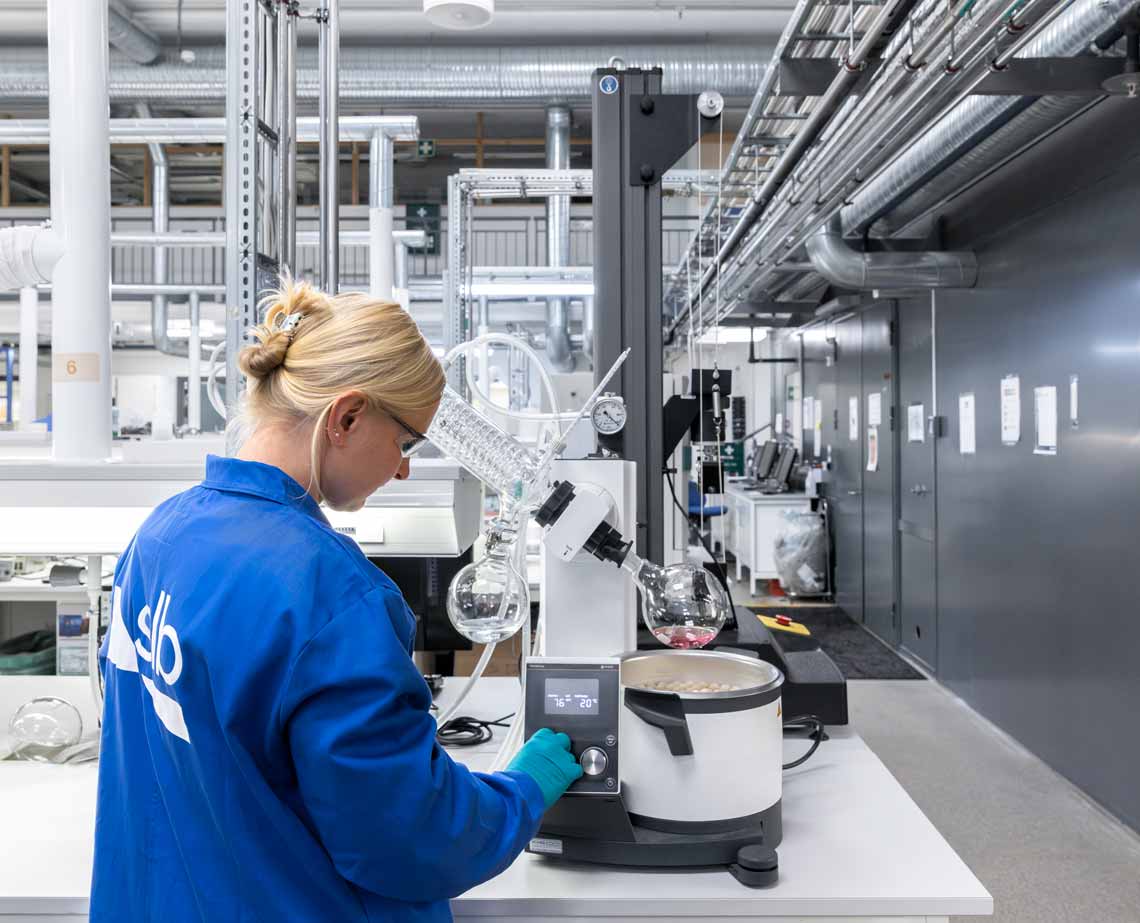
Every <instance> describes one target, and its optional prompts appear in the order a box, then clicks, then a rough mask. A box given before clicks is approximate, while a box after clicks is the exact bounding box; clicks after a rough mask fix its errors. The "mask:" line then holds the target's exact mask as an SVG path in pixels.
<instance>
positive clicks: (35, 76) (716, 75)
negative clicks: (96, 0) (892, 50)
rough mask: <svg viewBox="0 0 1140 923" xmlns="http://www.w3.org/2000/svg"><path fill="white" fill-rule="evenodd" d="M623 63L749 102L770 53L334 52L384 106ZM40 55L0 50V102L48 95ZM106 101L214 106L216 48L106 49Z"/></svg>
mask: <svg viewBox="0 0 1140 923" xmlns="http://www.w3.org/2000/svg"><path fill="white" fill-rule="evenodd" d="M615 56H616V57H619V58H621V59H622V60H623V61H624V62H625V63H626V66H627V67H658V66H659V67H662V68H664V71H665V75H664V89H663V92H665V93H701V92H703V91H705V90H718V91H719V92H720V93H721V94H722V95H724V96H727V97H735V98H738V99H740V98H745V99H751V98H752V95H753V93H754V92H755V90H756V87H757V86H758V85H759V83H760V81H761V79H762V78H763V76H764V72H765V70H766V69H767V66H768V62H769V60H770V59H771V56H772V49H771V47H770V46H751V47H750V46H739V45H718V44H713V43H705V44H699V45H632V46H622V45H601V46H599V45H592V46H582V47H575V46H569V45H568V46H539V47H506V48H498V47H470V46H443V47H440V46H423V47H410V48H409V47H369V48H362V47H347V48H342V49H341V55H340V68H339V73H340V98H341V99H342V100H344V101H346V102H364V101H383V103H384V105H385V107H388V108H390V107H393V106H399V105H408V104H416V105H417V106H419V107H420V108H424V107H431V106H436V107H445V106H454V105H455V104H456V103H463V104H464V105H473V104H476V103H480V102H486V103H489V104H493V103H500V104H501V103H517V104H522V103H530V104H541V105H547V104H548V103H550V102H551V101H552V100H558V101H560V102H573V103H580V104H584V103H587V102H588V101H589V99H590V93H591V77H592V74H593V72H594V70H595V68H598V67H605V66H606V64H607V63H608V62H609V60H610V59H611V58H612V57H615ZM297 58H298V60H297V97H298V99H301V100H307V101H309V102H311V103H315V102H316V100H317V97H318V89H319V79H318V73H317V54H316V50H315V49H312V48H300V49H298V54H297ZM47 88H48V75H47V56H46V55H45V54H44V53H43V52H42V50H40V49H34V48H6V49H4V54H3V56H2V57H0V99H3V100H35V101H39V102H42V101H44V100H46V99H47ZM110 94H111V100H112V101H116V102H117V101H139V100H149V101H151V102H157V101H160V100H161V101H168V102H181V103H190V102H197V103H221V102H222V101H224V100H225V97H226V63H225V49H224V48H220V47H217V48H198V49H194V62H193V63H192V64H184V63H182V62H181V61H179V60H178V58H177V56H176V55H175V54H174V53H173V52H169V51H168V52H164V53H163V54H162V55H161V56H160V57H159V58H158V59H157V60H156V61H155V63H154V64H151V65H149V66H141V65H139V64H136V63H134V62H132V61H130V60H127V59H125V57H124V56H123V55H122V54H112V56H111V82H110Z"/></svg>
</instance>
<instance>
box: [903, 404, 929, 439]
mask: <svg viewBox="0 0 1140 923" xmlns="http://www.w3.org/2000/svg"><path fill="white" fill-rule="evenodd" d="M906 441H907V442H926V408H925V406H924V405H923V404H911V405H910V406H909V407H908V408H907V409H906Z"/></svg>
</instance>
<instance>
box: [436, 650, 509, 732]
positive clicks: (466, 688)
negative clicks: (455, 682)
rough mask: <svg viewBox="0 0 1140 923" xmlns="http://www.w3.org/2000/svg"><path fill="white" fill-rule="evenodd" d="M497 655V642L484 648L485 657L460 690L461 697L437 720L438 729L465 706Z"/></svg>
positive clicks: (441, 713)
mask: <svg viewBox="0 0 1140 923" xmlns="http://www.w3.org/2000/svg"><path fill="white" fill-rule="evenodd" d="M493 653H495V642H494V641H492V642H491V643H490V644H488V645H486V646H485V647H484V648H483V656H481V657H480V658H479V661H478V663H476V664H475V669H474V670H472V671H471V676H469V677H468V678H467V682H466V683H464V684H463V688H462V689H460V690H459V695H458V696H456V698H455V701H454V702H452V703H451V704H450V705H448V706H447V708H445V709H444V710H443V711H442V712H440V713H439V716H438V717H437V718H436V719H435V725H436V727H437V728H441V727H443V726H444V725H445V724H447V722H448V721H450V720H451V718H452V716H453V715H454V714H455V713H456V712H457V711H458V710H459V706H460V705H462V704H463V700H464V699H465V698H467V695H468V693H469V692H471V690H472V689H474V688H475V684H476V683H477V682H478V681H479V678H480V677H481V676H482V675H483V671H484V670H486V669H487V664H488V663H490V661H491V655H492V654H493Z"/></svg>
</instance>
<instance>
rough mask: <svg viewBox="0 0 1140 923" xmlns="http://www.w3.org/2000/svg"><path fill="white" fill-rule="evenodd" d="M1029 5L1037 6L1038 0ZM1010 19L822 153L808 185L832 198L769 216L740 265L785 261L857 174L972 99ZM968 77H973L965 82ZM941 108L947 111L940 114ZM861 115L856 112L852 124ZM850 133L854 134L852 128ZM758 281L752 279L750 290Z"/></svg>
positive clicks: (980, 34)
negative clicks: (934, 116) (765, 249)
mask: <svg viewBox="0 0 1140 923" xmlns="http://www.w3.org/2000/svg"><path fill="white" fill-rule="evenodd" d="M1028 2H1029V3H1033V2H1034V0H1028ZM1008 15H1009V13H1008V11H1007V10H1006V9H1005V8H1004V7H1000V6H998V7H994V8H992V9H991V10H989V11H988V12H987V14H983V15H982V16H980V17H978V18H977V20H976V22H975V23H974V24H973V26H972V28H971V32H970V35H969V38H968V39H967V40H966V41H965V42H963V43H961V44H960V45H959V47H958V58H957V59H956V60H957V62H958V67H956V68H955V69H954V70H948V69H946V68H942V69H938V70H931V71H929V72H923V73H929V74H931V75H932V76H931V77H930V78H929V79H927V78H925V77H924V76H923V74H922V73H920V75H919V76H918V78H917V79H916V81H915V82H913V83H912V84H911V85H910V86H908V87H907V89H906V90H905V91H903V92H902V93H901V94H899V95H898V96H897V98H895V99H894V100H892V102H891V104H890V105H888V106H887V107H886V108H885V110H884V111H883V112H882V113H881V114H880V115H879V116H878V118H876V119H872V120H871V122H870V123H863V122H859V124H858V128H859V131H858V134H857V137H856V138H855V139H853V143H850V144H848V145H847V146H846V147H845V149H843V150H842V151H841V154H840V155H839V156H837V157H835V158H832V157H829V156H827V155H828V151H827V150H821V151H817V152H816V154H815V155H814V159H813V161H812V165H813V167H814V166H818V168H819V169H818V171H817V172H811V171H809V175H808V176H805V177H804V182H805V184H810V185H812V186H815V185H816V184H817V183H818V188H819V189H820V190H824V189H826V190H828V192H827V193H826V194H825V195H821V196H817V197H807V196H803V197H801V198H800V199H799V200H793V199H791V198H790V197H785V198H784V199H783V200H782V201H781V203H780V205H779V206H778V207H777V208H776V209H774V210H773V211H772V213H771V214H770V215H768V216H766V218H767V223H766V224H765V225H763V226H762V227H760V228H759V229H758V231H759V232H758V233H757V234H755V235H754V236H753V238H752V241H751V242H750V244H749V245H748V247H746V248H744V249H743V250H742V251H741V252H740V253H739V254H738V255H737V257H736V260H735V265H736V266H737V267H739V266H741V265H744V264H746V263H747V262H752V263H753V265H760V266H761V267H764V266H765V264H768V263H770V262H772V261H774V260H777V261H778V260H780V259H784V258H786V256H787V255H788V254H790V253H792V252H794V250H795V249H796V248H797V247H799V246H800V245H802V244H803V243H804V242H805V241H806V239H807V237H808V236H809V235H810V234H811V233H813V232H814V231H815V230H816V227H818V225H816V227H813V226H812V225H811V224H810V222H811V221H813V220H814V221H817V222H818V221H820V220H826V219H828V218H830V216H831V215H832V214H834V213H835V212H836V211H838V210H839V209H840V208H841V207H842V204H843V200H844V197H845V196H846V194H847V192H848V189H849V186H850V182H851V178H852V177H853V176H854V175H856V174H857V173H858V174H860V175H861V176H862V177H863V178H864V181H868V182H869V181H873V180H874V178H875V177H876V176H877V175H878V173H879V172H880V171H882V170H884V169H885V167H886V164H887V163H888V161H889V159H890V158H891V157H897V156H898V153H897V152H898V150H899V148H900V147H901V146H902V145H904V144H906V143H907V141H908V140H909V139H911V138H912V137H913V136H914V135H915V133H916V132H921V131H923V129H924V127H925V125H926V124H927V123H928V120H929V119H930V115H931V113H932V112H939V111H947V110H948V108H949V107H950V106H953V105H954V104H956V103H957V102H958V101H960V100H961V99H963V98H964V97H965V96H967V95H968V94H969V93H970V92H971V91H972V90H973V88H974V87H975V86H976V85H977V84H978V83H979V82H980V81H981V80H983V79H984V78H985V76H986V74H987V73H988V70H987V69H986V67H985V61H984V59H985V56H986V55H987V54H988V53H989V52H990V50H991V48H992V43H993V33H992V27H993V26H995V25H998V24H999V23H1001V22H1002V21H1004V20H1005V19H1006V18H1007V17H1008ZM1038 29H1039V24H1034V25H1033V26H1030V27H1029V28H1028V29H1027V30H1026V32H1025V33H1023V34H1022V35H1021V36H1020V37H1019V38H1018V40H1017V41H1016V42H1015V46H1016V47H1015V49H1014V50H1015V53H1016V52H1017V50H1019V49H1020V48H1022V47H1024V45H1025V44H1026V43H1028V42H1029V41H1031V40H1033V38H1034V37H1035V36H1036V34H1037V31H1038ZM963 73H964V74H966V75H968V76H960V74H963ZM940 106H944V107H946V108H944V109H942V110H940V109H939V107H940ZM858 114H859V113H858V109H856V110H855V111H854V113H853V116H852V119H853V120H854V119H855V117H856V116H857V115H858ZM847 130H848V131H850V128H848V129H847ZM841 134H842V133H841V132H836V133H834V134H833V135H832V136H831V138H830V139H829V144H832V143H835V140H836V138H837V137H839V136H840V135H841ZM884 138H889V139H891V141H890V143H884V141H883V139H884ZM826 147H827V146H826V145H825V148H826ZM769 241H775V248H774V249H773V250H772V251H771V252H770V253H767V254H765V255H764V256H763V258H761V257H760V256H759V255H758V253H757V251H758V250H759V248H760V247H761V246H762V245H763V244H764V243H765V242H769ZM768 274H769V275H770V271H768ZM745 275H746V276H748V275H749V274H747V273H746V274H745ZM762 278H767V276H763V277H762ZM754 281H755V279H754V278H752V277H750V276H749V278H748V279H747V284H752V283H753V282H754ZM730 297H734V296H730Z"/></svg>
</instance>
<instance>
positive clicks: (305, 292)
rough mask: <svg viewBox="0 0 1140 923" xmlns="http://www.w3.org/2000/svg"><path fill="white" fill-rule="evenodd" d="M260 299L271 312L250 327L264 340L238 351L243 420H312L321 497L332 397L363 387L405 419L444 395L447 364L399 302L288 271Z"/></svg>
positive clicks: (370, 398) (372, 401) (375, 404)
mask: <svg viewBox="0 0 1140 923" xmlns="http://www.w3.org/2000/svg"><path fill="white" fill-rule="evenodd" d="M260 306H261V307H262V308H263V309H264V310H265V320H264V321H263V322H262V323H261V324H258V325H257V326H256V327H254V328H253V329H252V330H251V331H250V333H251V334H252V335H253V337H254V338H256V339H257V341H258V342H257V343H256V344H254V345H251V346H247V347H246V348H245V349H243V350H242V351H241V353H240V354H239V356H238V365H239V367H240V368H241V370H242V371H243V372H244V373H245V375H246V377H247V379H248V388H247V390H246V393H245V395H244V397H243V402H242V406H241V408H240V413H239V420H240V425H241V427H242V429H244V430H245V431H246V432H247V433H248V432H252V430H253V428H255V427H256V426H257V425H259V424H261V423H263V422H268V421H274V422H277V421H280V422H289V421H296V422H297V423H303V422H306V421H310V420H312V421H313V422H314V427H313V436H312V441H311V446H310V455H311V465H312V476H311V481H310V484H309V489H310V490H313V488H314V487H315V488H316V490H315V493H316V494H317V499H318V500H320V499H321V498H323V496H324V495H323V492H322V491H321V456H322V449H323V446H324V441H323V440H324V438H325V436H324V431H325V429H326V422H327V420H328V415H329V412H330V411H331V410H332V405H333V402H334V401H335V400H336V399H337V398H338V397H339V396H341V395H342V394H345V393H346V392H348V391H359V392H361V393H362V394H363V395H364V396H365V399H366V401H367V403H368V406H369V407H370V408H371V409H374V410H380V411H384V412H387V413H389V414H394V415H396V416H400V417H403V418H405V419H406V418H407V416H408V415H410V414H415V413H417V412H421V411H424V410H428V409H429V408H431V407H432V406H434V405H435V403H436V402H437V401H438V400H439V398H440V395H441V394H442V393H443V387H444V384H445V382H446V379H445V378H444V374H443V368H442V366H441V365H440V363H439V360H438V359H437V358H436V357H435V354H434V353H433V352H432V350H431V347H430V346H429V345H428V343H427V340H425V339H424V337H423V334H422V333H420V330H419V328H418V327H417V326H416V322H415V321H414V320H412V318H411V316H410V315H409V314H408V312H407V311H405V310H404V309H403V308H402V307H400V305H398V304H395V303H393V302H390V301H382V300H380V299H378V298H373V297H372V296H370V295H368V294H365V293H363V292H345V293H342V294H340V295H336V296H335V297H330V296H329V295H327V294H325V293H324V292H322V291H320V290H319V289H316V288H313V287H312V286H311V285H309V284H308V283H307V282H298V281H294V280H293V279H292V278H290V277H288V276H286V277H283V278H282V280H281V287H280V288H279V289H278V290H277V291H275V292H272V293H270V294H269V295H268V296H266V297H265V298H263V299H262V301H261V305H260ZM287 321H288V322H287Z"/></svg>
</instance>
